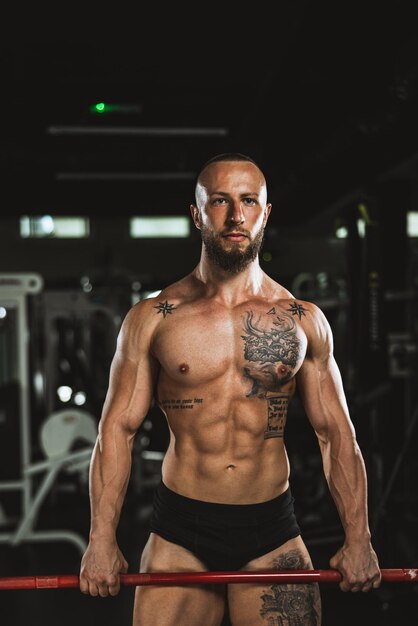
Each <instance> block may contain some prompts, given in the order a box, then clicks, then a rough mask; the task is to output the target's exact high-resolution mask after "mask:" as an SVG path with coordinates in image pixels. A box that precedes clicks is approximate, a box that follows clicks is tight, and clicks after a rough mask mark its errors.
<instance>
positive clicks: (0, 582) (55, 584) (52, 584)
mask: <svg viewBox="0 0 418 626" xmlns="http://www.w3.org/2000/svg"><path fill="white" fill-rule="evenodd" d="M380 571H381V574H382V581H384V582H418V569H412V568H404V569H382V570H380ZM341 579H342V576H341V574H340V572H338V571H337V570H332V569H331V570H325V569H316V570H284V571H277V570H253V571H241V572H166V573H159V572H156V573H154V572H153V573H149V574H146V573H144V574H121V575H120V584H121V585H136V586H141V585H171V586H175V585H193V584H196V585H206V584H210V585H225V584H234V583H235V584H238V583H276V584H289V583H338V582H340V581H341ZM79 584H80V579H79V577H78V576H76V575H64V574H63V575H52V576H8V577H3V578H2V577H0V591H1V590H6V589H58V588H67V589H68V588H76V587H78V586H79Z"/></svg>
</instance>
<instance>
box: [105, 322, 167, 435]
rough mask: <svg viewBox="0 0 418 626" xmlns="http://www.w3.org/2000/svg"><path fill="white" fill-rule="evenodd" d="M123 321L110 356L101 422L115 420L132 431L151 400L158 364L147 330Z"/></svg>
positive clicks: (144, 413)
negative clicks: (107, 384)
mask: <svg viewBox="0 0 418 626" xmlns="http://www.w3.org/2000/svg"><path fill="white" fill-rule="evenodd" d="M138 326H140V324H135V323H133V322H132V320H130V321H125V323H124V325H123V326H122V328H121V331H120V334H119V337H118V343H117V349H116V352H115V355H114V357H113V360H112V363H111V367H110V374H109V388H108V391H107V395H106V399H105V403H104V406H103V413H102V422H105V421H112V420H117V422H118V423H119V424H120V425H121V426H123V427H124V428H126V429H127V430H130V431H132V432H135V431H136V430H137V429H138V428H139V426H140V425H141V423H142V421H143V420H144V418H145V416H146V414H147V412H148V410H149V406H150V404H151V401H152V397H153V393H154V388H155V385H156V381H157V377H158V371H159V365H158V362H157V360H156V359H155V357H154V356H153V355H152V353H151V351H150V348H149V345H150V341H149V337H148V333H147V332H146V329H145V328H144V329H143V330H144V332H143V333H142V334H141V333H140V332H139V331H140V330H141V329H140V328H138Z"/></svg>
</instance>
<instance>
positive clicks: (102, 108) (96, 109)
mask: <svg viewBox="0 0 418 626" xmlns="http://www.w3.org/2000/svg"><path fill="white" fill-rule="evenodd" d="M115 108H116V107H115V105H113V104H106V103H105V102H96V103H95V104H91V105H90V113H97V114H98V115H103V114H104V113H112V111H114V110H115Z"/></svg>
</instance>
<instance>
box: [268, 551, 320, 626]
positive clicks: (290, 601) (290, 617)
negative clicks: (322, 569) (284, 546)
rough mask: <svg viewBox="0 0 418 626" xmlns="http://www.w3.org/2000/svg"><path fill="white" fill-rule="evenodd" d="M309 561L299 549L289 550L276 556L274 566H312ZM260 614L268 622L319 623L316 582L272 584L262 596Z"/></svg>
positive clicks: (297, 625) (304, 625)
mask: <svg viewBox="0 0 418 626" xmlns="http://www.w3.org/2000/svg"><path fill="white" fill-rule="evenodd" d="M309 567H310V564H309V563H308V562H307V561H306V559H304V558H303V555H302V554H301V553H300V552H299V551H298V550H290V551H289V552H286V553H284V554H282V555H280V556H279V557H277V558H276V559H274V560H273V566H272V568H271V569H277V570H292V569H309ZM260 598H261V600H262V606H261V609H260V615H261V617H262V618H263V620H264V621H265V622H266V623H267V624H268V625H269V626H279V625H281V624H286V625H287V626H319V625H320V623H321V597H320V594H319V587H318V584H317V583H309V584H307V585H300V584H298V585H291V584H289V585H274V584H273V585H271V587H270V588H269V590H265V591H264V593H263V594H262V595H261V596H260Z"/></svg>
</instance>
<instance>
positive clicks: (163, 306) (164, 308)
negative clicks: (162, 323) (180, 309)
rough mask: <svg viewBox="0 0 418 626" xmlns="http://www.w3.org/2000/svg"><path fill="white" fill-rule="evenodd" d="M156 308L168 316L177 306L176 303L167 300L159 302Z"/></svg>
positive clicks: (164, 315)
mask: <svg viewBox="0 0 418 626" xmlns="http://www.w3.org/2000/svg"><path fill="white" fill-rule="evenodd" d="M154 309H158V313H162V314H163V317H164V318H166V317H167V315H169V314H170V315H171V313H172V312H173V310H174V309H177V307H176V306H174V304H169V303H168V302H167V300H166V301H165V302H159V303H158V304H157V306H155V307H154Z"/></svg>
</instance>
